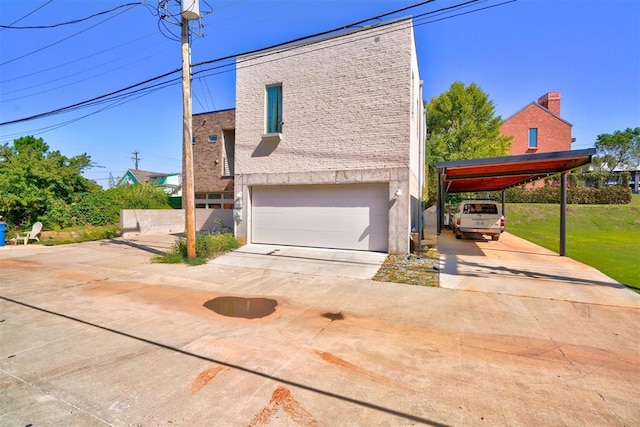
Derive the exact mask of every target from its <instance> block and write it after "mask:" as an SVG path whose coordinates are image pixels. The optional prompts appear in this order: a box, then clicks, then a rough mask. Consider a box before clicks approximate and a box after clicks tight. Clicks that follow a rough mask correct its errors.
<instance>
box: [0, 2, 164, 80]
mask: <svg viewBox="0 0 640 427" xmlns="http://www.w3.org/2000/svg"><path fill="white" fill-rule="evenodd" d="M51 1H53V0H51ZM155 34H156V33H149V34H147V35H145V36H142V37H139V38H137V39H134V40H131V41H128V42H126V43H122V44H119V45H116V46H113V47H110V48H108V49H104V50H101V51H99V52H96V53H92V54H91V55H87V56H83V57H81V58H78V59H74V60H72V61H67V62H65V63H63V64H58V65H54V66H52V67H49V68H44V69H42V70H39V71H34V72H31V73H29V74H23V75H21V76H17V77H13V78H10V79H6V80H2V81H0V84H2V83H8V82H11V81H14V80H19V79H23V78H25V77H31V76H34V75H36V74H40V73H44V72H46V71H51V70H55V69H56V68H60V67H65V66H67V65H71V64H74V63H76V62H80V61H83V60H85V59H89V58H92V57H94V56H97V55H100V54H103V53H105V52H109V51H111V50H115V49H119V48H121V47H123V46H127V45H130V44H132V43H136V42H138V41H140V40H142V39H146V38H148V37H151V36H154V35H155Z"/></svg>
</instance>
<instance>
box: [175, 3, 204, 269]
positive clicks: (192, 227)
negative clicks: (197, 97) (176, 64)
mask: <svg viewBox="0 0 640 427" xmlns="http://www.w3.org/2000/svg"><path fill="white" fill-rule="evenodd" d="M180 6H181V7H180V11H181V13H180V15H181V20H180V21H181V25H180V26H181V35H182V161H183V166H182V169H183V187H182V197H183V198H184V210H185V215H184V216H185V231H186V234H187V258H189V259H193V258H195V257H196V221H195V216H196V212H195V194H194V189H193V187H194V185H193V181H194V179H193V129H192V120H191V50H190V48H189V20H193V19H198V18H199V17H200V13H199V4H198V0H182V2H181V4H180Z"/></svg>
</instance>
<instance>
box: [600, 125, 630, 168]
mask: <svg viewBox="0 0 640 427" xmlns="http://www.w3.org/2000/svg"><path fill="white" fill-rule="evenodd" d="M595 147H596V151H597V152H598V156H597V158H594V160H595V161H594V164H595V165H596V166H599V167H600V168H602V169H607V170H609V171H613V170H614V169H615V168H617V167H629V166H633V167H637V166H638V165H639V164H640V127H637V128H635V129H631V128H627V129H625V130H624V131H620V130H617V131H615V132H613V133H612V134H609V133H603V134H600V135H598V137H597V138H596V143H595Z"/></svg>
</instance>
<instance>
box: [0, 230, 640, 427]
mask: <svg viewBox="0 0 640 427" xmlns="http://www.w3.org/2000/svg"><path fill="white" fill-rule="evenodd" d="M171 240H172V238H171V237H167V236H151V237H143V238H138V239H135V240H129V241H126V240H113V241H103V242H92V243H84V244H77V245H68V246H61V247H52V248H47V247H42V246H36V245H34V246H31V245H30V246H27V247H23V246H20V247H8V248H3V249H0V387H1V388H2V394H1V395H0V407H1V408H2V411H0V425H28V424H32V425H35V426H38V425H83V426H94V425H95V426H101V425H116V426H128V425H141V426H147V425H153V426H157V425H162V426H168V425H172V426H180V425H190V426H193V425H202V426H208V425H225V426H236V425H237V426H247V425H249V426H264V425H268V426H281V425H367V426H368V425H375V426H378V425H394V426H395V425H460V426H467V425H516V426H517V425H523V426H524V425H527V426H528V425H621V426H622V425H635V424H636V423H637V420H638V419H640V408H639V407H638V405H637V396H638V395H639V394H640V385H639V383H638V381H637V378H638V377H639V376H640V310H639V309H638V308H633V307H630V305H631V304H621V305H603V304H591V303H585V302H575V301H562V300H557V299H548V298H544V297H529V296H527V297H523V296H519V295H513V294H508V293H495V292H490V291H488V290H484V291H483V292H477V291H474V292H469V291H464V290H456V289H446V288H425V287H412V286H406V285H399V284H392V283H379V282H373V281H370V280H367V279H357V278H351V277H340V276H338V275H317V274H307V273H304V272H298V273H291V272H283V271H277V270H272V269H268V268H262V267H257V268H255V267H254V268H251V267H244V266H240V267H238V266H232V265H221V264H216V263H209V264H206V265H202V266H198V267H189V266H185V265H161V264H152V263H151V262H150V257H151V256H152V255H153V254H154V253H156V252H158V251H161V250H164V249H166V248H168V247H169V246H170V245H171ZM506 241H507V240H505V242H506ZM501 242H502V240H501ZM465 243H471V245H474V243H473V242H465ZM463 261H464V262H467V261H466V260H463ZM460 264H461V263H458V265H460ZM327 268H329V267H327ZM447 274H448V273H447ZM534 283H535V282H534ZM622 293H623V295H624V296H625V297H626V298H627V299H629V300H634V298H636V297H635V296H634V295H631V294H629V293H627V292H622ZM624 299H625V298H623V300H624ZM259 315H262V317H259Z"/></svg>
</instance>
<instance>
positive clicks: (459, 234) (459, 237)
mask: <svg viewBox="0 0 640 427" xmlns="http://www.w3.org/2000/svg"><path fill="white" fill-rule="evenodd" d="M454 233H456V239H462V233H457V232H455V231H454Z"/></svg>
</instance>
